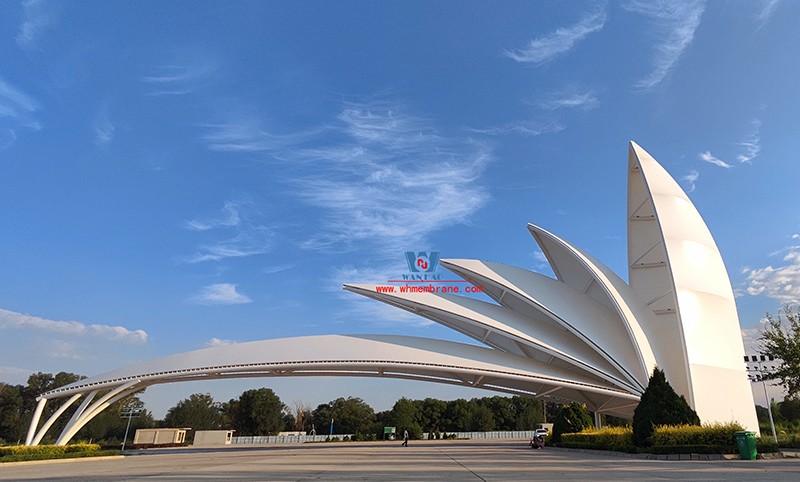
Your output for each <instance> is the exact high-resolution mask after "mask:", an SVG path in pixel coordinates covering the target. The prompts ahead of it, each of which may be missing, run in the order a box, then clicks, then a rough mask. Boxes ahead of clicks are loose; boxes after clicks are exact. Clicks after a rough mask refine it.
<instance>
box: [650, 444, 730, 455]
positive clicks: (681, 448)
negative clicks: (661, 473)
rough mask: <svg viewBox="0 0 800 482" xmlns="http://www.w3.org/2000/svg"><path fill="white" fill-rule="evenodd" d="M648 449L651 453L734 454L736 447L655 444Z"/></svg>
mask: <svg viewBox="0 0 800 482" xmlns="http://www.w3.org/2000/svg"><path fill="white" fill-rule="evenodd" d="M646 451H647V452H648V453H651V454H660V455H661V454H733V453H736V448H735V447H731V446H729V445H653V446H650V447H647V449H646Z"/></svg>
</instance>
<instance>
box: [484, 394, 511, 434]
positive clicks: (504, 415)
mask: <svg viewBox="0 0 800 482" xmlns="http://www.w3.org/2000/svg"><path fill="white" fill-rule="evenodd" d="M478 403H479V404H481V405H484V406H486V407H487V408H488V409H489V410H491V412H492V418H493V419H494V428H493V429H492V430H514V427H515V426H516V424H517V412H516V411H515V410H514V401H513V400H512V399H511V397H503V396H499V395H497V396H494V397H485V398H482V399H480V400H478Z"/></svg>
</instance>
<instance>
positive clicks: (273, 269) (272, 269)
mask: <svg viewBox="0 0 800 482" xmlns="http://www.w3.org/2000/svg"><path fill="white" fill-rule="evenodd" d="M292 268H294V265H293V264H278V265H273V266H267V267H266V268H263V269H262V270H261V271H262V272H263V273H264V274H275V273H282V272H284V271H287V270H290V269H292Z"/></svg>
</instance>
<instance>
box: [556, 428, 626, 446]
mask: <svg viewBox="0 0 800 482" xmlns="http://www.w3.org/2000/svg"><path fill="white" fill-rule="evenodd" d="M565 444H571V445H580V446H581V447H580V448H587V449H589V448H590V449H595V450H620V449H621V451H623V452H624V451H628V450H629V449H630V447H632V446H633V431H632V430H631V428H630V427H608V428H603V429H600V430H597V429H589V430H583V431H582V432H578V433H565V434H562V435H561V441H560V442H559V446H561V447H567V445H565ZM572 448H578V447H572Z"/></svg>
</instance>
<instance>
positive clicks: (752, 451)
mask: <svg viewBox="0 0 800 482" xmlns="http://www.w3.org/2000/svg"><path fill="white" fill-rule="evenodd" d="M733 435H734V436H735V437H736V447H737V448H738V449H739V457H740V458H741V459H742V460H755V459H756V456H757V455H758V451H757V450H756V433H755V432H748V431H741V432H734V434H733Z"/></svg>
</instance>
